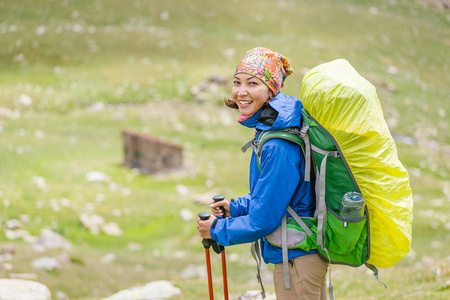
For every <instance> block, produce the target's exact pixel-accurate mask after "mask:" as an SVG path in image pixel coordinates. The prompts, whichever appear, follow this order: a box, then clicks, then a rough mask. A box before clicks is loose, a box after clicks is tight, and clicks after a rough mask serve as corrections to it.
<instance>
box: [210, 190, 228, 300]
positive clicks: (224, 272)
mask: <svg viewBox="0 0 450 300" xmlns="http://www.w3.org/2000/svg"><path fill="white" fill-rule="evenodd" d="M223 199H225V197H224V196H221V195H217V196H214V197H213V200H214V202H219V201H222V200H223ZM219 208H220V210H222V213H223V218H226V216H225V208H224V207H223V206H220V207H219ZM220 255H221V258H222V279H223V294H224V298H225V300H228V278H227V261H226V257H225V247H223V250H222V252H221V254H220Z"/></svg>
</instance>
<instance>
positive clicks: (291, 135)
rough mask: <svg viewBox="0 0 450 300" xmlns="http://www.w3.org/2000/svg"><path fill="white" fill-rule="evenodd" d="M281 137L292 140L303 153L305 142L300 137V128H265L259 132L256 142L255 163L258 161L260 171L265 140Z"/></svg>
mask: <svg viewBox="0 0 450 300" xmlns="http://www.w3.org/2000/svg"><path fill="white" fill-rule="evenodd" d="M275 138H276V139H282V140H287V141H290V142H293V143H295V144H297V145H299V146H300V148H301V149H302V151H303V153H305V142H304V141H303V140H302V138H301V137H300V130H298V129H296V128H286V129H282V130H267V131H263V132H261V134H260V135H259V138H258V140H257V142H256V151H255V153H256V156H257V163H258V169H259V171H260V172H261V152H262V147H263V145H264V143H265V142H267V141H268V140H270V139H275Z"/></svg>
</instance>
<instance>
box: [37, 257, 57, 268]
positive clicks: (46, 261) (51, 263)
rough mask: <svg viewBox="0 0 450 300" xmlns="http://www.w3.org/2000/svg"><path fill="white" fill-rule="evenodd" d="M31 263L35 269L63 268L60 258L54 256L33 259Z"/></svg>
mask: <svg viewBox="0 0 450 300" xmlns="http://www.w3.org/2000/svg"><path fill="white" fill-rule="evenodd" d="M31 265H32V266H33V268H35V269H40V270H45V271H53V270H57V269H61V265H60V264H59V262H58V260H57V259H56V258H53V257H41V258H36V259H33V261H32V262H31Z"/></svg>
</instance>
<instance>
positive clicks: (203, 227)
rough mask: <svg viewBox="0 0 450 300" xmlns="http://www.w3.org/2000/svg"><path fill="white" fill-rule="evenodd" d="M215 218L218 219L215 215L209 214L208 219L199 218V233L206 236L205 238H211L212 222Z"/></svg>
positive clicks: (203, 236)
mask: <svg viewBox="0 0 450 300" xmlns="http://www.w3.org/2000/svg"><path fill="white" fill-rule="evenodd" d="M214 219H217V218H216V217H215V216H213V215H209V219H208V220H201V219H197V229H198V234H199V235H200V236H201V237H202V238H204V239H211V232H210V230H211V224H212V222H213V221H214Z"/></svg>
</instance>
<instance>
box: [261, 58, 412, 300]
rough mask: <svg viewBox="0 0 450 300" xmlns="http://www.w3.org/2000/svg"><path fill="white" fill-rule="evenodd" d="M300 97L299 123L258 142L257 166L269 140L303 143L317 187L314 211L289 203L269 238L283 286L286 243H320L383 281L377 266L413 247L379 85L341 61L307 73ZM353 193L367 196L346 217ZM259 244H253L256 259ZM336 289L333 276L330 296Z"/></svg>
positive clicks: (337, 258) (405, 191)
mask: <svg viewBox="0 0 450 300" xmlns="http://www.w3.org/2000/svg"><path fill="white" fill-rule="evenodd" d="M301 96H302V97H301V98H302V102H303V108H302V112H301V114H302V124H301V127H300V128H301V129H298V128H288V129H284V130H273V131H263V132H262V133H261V134H260V136H259V138H258V140H257V141H256V142H254V144H255V147H254V151H255V153H256V155H257V161H258V167H260V157H261V150H262V147H263V145H264V143H265V142H266V141H268V140H269V139H272V138H279V139H285V140H288V141H291V142H293V143H296V144H298V145H299V146H300V147H301V149H302V152H303V154H304V156H305V181H312V182H313V183H314V187H315V195H316V211H315V214H314V217H313V218H305V217H299V216H297V215H296V213H295V211H294V210H293V209H292V208H291V207H288V212H289V214H290V217H289V218H287V216H286V215H285V216H284V217H283V220H282V223H281V225H280V227H279V228H278V229H277V230H276V231H275V232H273V233H272V234H270V235H268V236H266V238H267V240H268V241H269V242H270V243H271V244H272V245H275V246H278V247H281V248H282V253H283V266H284V270H285V286H286V288H287V289H289V288H290V283H289V273H288V265H287V263H288V262H287V260H288V258H287V257H288V256H287V249H293V248H300V249H303V250H305V251H310V250H312V249H317V251H318V253H319V256H320V257H321V258H322V259H323V260H324V261H326V262H329V263H331V264H343V265H349V266H353V267H357V266H361V265H363V264H365V265H366V266H367V267H368V268H369V269H371V270H372V271H373V272H374V275H375V277H376V279H377V280H378V281H379V282H380V280H379V278H378V269H377V267H378V268H384V267H390V266H393V265H394V264H396V263H397V262H398V261H399V260H400V259H402V258H403V257H404V256H406V255H407V254H408V253H409V250H410V246H411V238H412V234H411V231H412V193H411V189H410V186H409V181H408V174H407V172H406V170H405V169H404V167H403V165H402V164H401V162H400V161H399V160H398V158H397V151H396V147H395V143H394V141H393V138H392V136H391V135H390V133H389V129H388V127H387V125H386V122H385V121H384V118H383V113H382V110H381V106H380V103H379V100H378V97H377V95H376V92H375V88H374V87H373V86H372V85H371V84H370V83H369V82H368V81H367V80H365V79H364V78H362V77H361V76H360V75H359V74H358V73H357V72H356V70H355V69H354V68H353V67H352V66H351V65H350V64H349V63H348V62H347V61H346V60H343V59H339V60H335V61H332V62H329V63H325V64H322V65H319V66H317V67H315V68H313V69H312V70H310V71H309V72H308V73H307V74H305V76H304V78H303V80H302V94H301ZM348 192H357V193H360V194H362V196H363V197H364V201H365V207H364V209H363V211H362V214H361V216H360V217H359V218H356V219H350V220H349V219H346V218H344V217H343V216H341V206H342V199H343V196H344V194H346V193H348ZM257 247H258V245H257V244H256V243H255V244H254V245H253V246H252V254H253V255H254V257H255V253H256V251H257V250H258V249H256V248H257ZM255 259H256V257H255ZM258 273H259V271H258ZM330 273H331V272H330ZM330 278H331V275H330ZM380 283H381V282H380ZM383 285H384V284H383ZM385 287H386V286H385ZM332 289H333V287H332V284H331V280H330V285H329V294H330V299H333V294H332ZM263 294H264V291H263Z"/></svg>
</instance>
